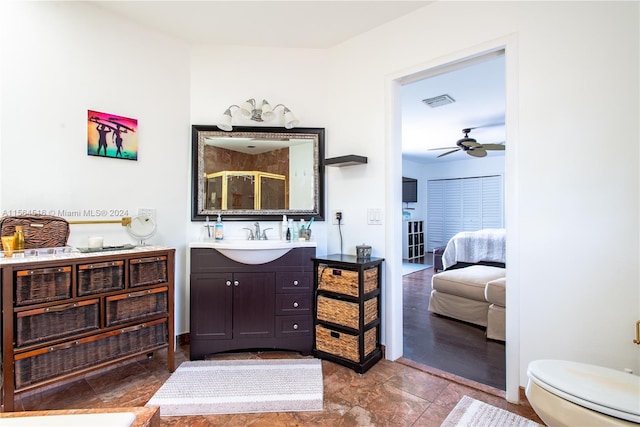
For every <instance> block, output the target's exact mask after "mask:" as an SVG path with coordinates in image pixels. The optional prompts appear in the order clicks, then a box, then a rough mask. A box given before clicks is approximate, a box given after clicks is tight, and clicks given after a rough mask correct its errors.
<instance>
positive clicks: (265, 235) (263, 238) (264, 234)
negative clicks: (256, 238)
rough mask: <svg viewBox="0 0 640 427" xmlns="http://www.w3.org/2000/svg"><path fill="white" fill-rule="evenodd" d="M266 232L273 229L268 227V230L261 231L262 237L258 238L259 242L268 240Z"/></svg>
mask: <svg viewBox="0 0 640 427" xmlns="http://www.w3.org/2000/svg"><path fill="white" fill-rule="evenodd" d="M267 230H273V228H271V227H269V228H265V229H264V230H262V236H260V239H261V240H269V239H268V238H267Z"/></svg>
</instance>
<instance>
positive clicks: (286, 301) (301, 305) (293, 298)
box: [276, 294, 312, 316]
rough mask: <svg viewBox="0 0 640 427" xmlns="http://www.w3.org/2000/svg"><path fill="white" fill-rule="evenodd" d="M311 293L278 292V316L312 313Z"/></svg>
mask: <svg viewBox="0 0 640 427" xmlns="http://www.w3.org/2000/svg"><path fill="white" fill-rule="evenodd" d="M311 309H312V306H311V295H310V294H276V316H280V315H286V314H311Z"/></svg>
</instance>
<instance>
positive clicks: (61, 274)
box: [15, 267, 71, 306]
mask: <svg viewBox="0 0 640 427" xmlns="http://www.w3.org/2000/svg"><path fill="white" fill-rule="evenodd" d="M15 275H16V277H15V299H16V305H19V306H21V305H28V304H37V303H42V302H50V301H58V300H63V299H67V298H70V297H71V267H53V268H39V269H35V270H19V271H16V273H15Z"/></svg>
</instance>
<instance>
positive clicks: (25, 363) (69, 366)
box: [15, 320, 167, 390]
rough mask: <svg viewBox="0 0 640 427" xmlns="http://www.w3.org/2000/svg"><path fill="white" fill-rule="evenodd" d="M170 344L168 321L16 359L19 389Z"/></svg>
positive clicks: (31, 353)
mask: <svg viewBox="0 0 640 427" xmlns="http://www.w3.org/2000/svg"><path fill="white" fill-rule="evenodd" d="M166 344H167V323H166V320H162V321H157V322H154V323H153V324H152V323H149V324H146V325H145V324H142V325H137V326H135V327H131V328H125V329H121V330H117V331H112V332H105V333H104V334H100V335H97V336H94V337H88V338H83V339H80V340H76V341H69V342H66V343H63V344H59V345H55V346H49V347H45V348H42V349H39V350H34V351H30V352H27V353H23V354H18V355H16V361H15V380H16V389H18V390H19V389H21V388H24V387H27V386H30V385H32V384H37V383H40V382H43V381H46V380H48V379H50V378H54V377H59V376H61V375H64V374H68V373H72V372H76V371H79V370H81V369H83V368H89V367H93V366H95V365H97V364H99V363H102V362H107V361H110V360H114V359H118V358H121V357H124V356H128V355H133V354H136V353H142V352H144V351H148V350H152V349H155V348H159V347H160V346H162V345H166Z"/></svg>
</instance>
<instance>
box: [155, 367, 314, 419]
mask: <svg viewBox="0 0 640 427" xmlns="http://www.w3.org/2000/svg"><path fill="white" fill-rule="evenodd" d="M322 403H323V383H322V364H321V361H320V360H319V359H278V360H256V359H251V360H216V361H191V362H183V363H182V364H181V365H180V366H179V367H178V369H176V371H175V372H174V373H173V374H171V377H169V379H168V380H167V381H166V382H165V383H164V384H163V385H162V386H161V387H160V389H158V391H157V392H156V394H155V395H154V396H153V397H152V398H151V400H149V402H147V405H146V406H159V407H160V415H161V416H174V415H206V414H239V413H252V412H294V411H322Z"/></svg>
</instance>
